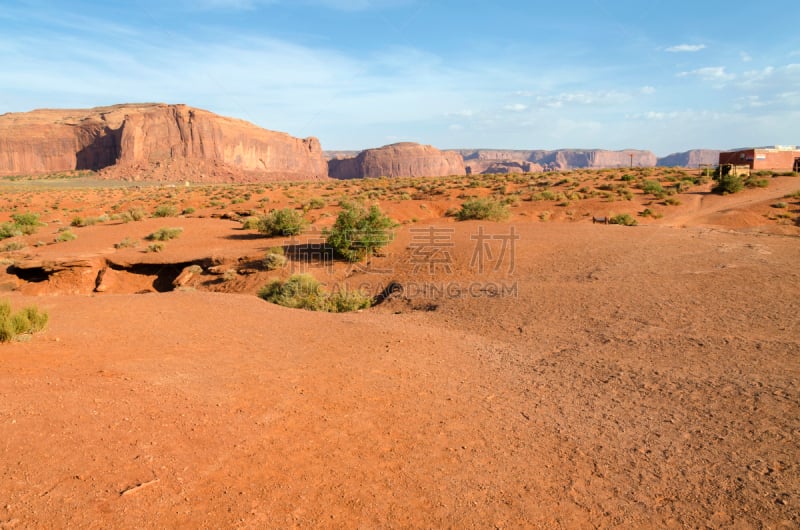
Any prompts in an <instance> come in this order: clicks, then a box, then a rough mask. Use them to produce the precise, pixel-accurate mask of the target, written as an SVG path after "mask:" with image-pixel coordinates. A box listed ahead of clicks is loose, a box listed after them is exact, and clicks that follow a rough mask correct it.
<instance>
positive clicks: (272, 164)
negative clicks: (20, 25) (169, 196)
mask: <svg viewBox="0 0 800 530" xmlns="http://www.w3.org/2000/svg"><path fill="white" fill-rule="evenodd" d="M84 169H88V170H95V171H101V174H102V175H103V176H105V177H106V178H116V179H129V180H167V181H183V180H189V181H205V182H229V181H238V182H247V181H257V180H277V179H281V180H289V179H291V180H307V179H319V178H326V177H327V175H328V171H327V163H326V161H325V159H324V157H323V155H322V149H321V147H320V144H319V141H318V140H317V139H316V138H306V139H299V138H294V137H292V136H290V135H288V134H285V133H280V132H274V131H268V130H266V129H262V128H260V127H257V126H256V125H253V124H252V123H248V122H246V121H242V120H236V119H232V118H226V117H223V116H219V115H216V114H214V113H212V112H208V111H206V110H202V109H196V108H192V107H189V106H186V105H166V104H156V103H145V104H125V105H115V106H111V107H97V108H93V109H81V110H35V111H32V112H25V113H10V114H4V115H2V116H0V175H19V174H37V173H39V174H41V173H52V172H58V171H70V170H84Z"/></svg>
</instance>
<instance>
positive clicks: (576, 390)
mask: <svg viewBox="0 0 800 530" xmlns="http://www.w3.org/2000/svg"><path fill="white" fill-rule="evenodd" d="M647 181H657V182H659V183H660V184H661V185H662V187H663V189H671V188H672V189H674V193H672V194H668V195H667V194H663V193H662V194H660V196H656V195H654V194H653V193H649V192H646V191H645V186H644V183H645V182H647ZM764 181H765V182H766V187H754V188H748V189H745V190H744V191H742V192H739V193H736V194H732V195H719V194H714V193H711V191H710V189H711V186H712V183H711V182H710V181H709V180H708V179H707V178H704V175H703V171H702V170H684V169H678V168H632V169H615V170H583V171H582V170H578V171H571V172H562V173H558V172H554V173H538V174H523V175H493V176H485V175H468V176H458V177H439V178H416V179H365V180H351V181H335V180H326V179H323V180H319V181H312V182H297V183H291V182H285V183H255V184H247V185H225V184H206V185H194V184H192V185H183V184H180V183H179V184H174V183H173V184H168V185H165V184H148V183H130V182H119V181H113V182H112V181H100V180H95V179H94V177H93V176H92V175H87V174H68V175H60V176H58V178H56V177H54V176H51V177H38V178H22V179H9V178H5V179H3V180H2V181H0V222H2V221H7V220H8V219H10V218H11V215H12V214H14V213H21V212H33V213H36V214H37V215H38V216H39V221H40V222H41V225H40V226H39V227H38V228H37V229H36V231H35V233H33V234H30V235H25V236H19V237H15V238H10V239H6V240H4V241H2V242H0V245H2V246H1V247H0V249H2V250H3V252H2V254H1V256H2V260H3V266H2V267H1V268H0V289H2V291H3V292H2V298H3V299H7V300H8V301H10V303H11V305H12V306H13V307H14V308H21V307H24V306H27V305H35V306H37V307H39V308H40V309H42V310H46V311H47V312H48V314H49V318H50V320H49V323H48V326H47V327H46V329H45V330H44V331H42V332H39V333H35V334H33V335H29V336H25V337H22V338H21V340H16V341H12V342H9V343H4V344H0V528H66V527H70V528H119V527H136V528H309V527H316V528H384V527H390V528H687V527H688V528H742V529H744V528H787V529H788V528H797V527H798V526H799V525H800V458H799V457H800V393H799V390H798V382H799V381H800V363H798V358H799V357H800V318H799V317H798V315H800V271H799V270H798V263H800V239H798V237H799V236H800V226H798V221H797V219H798V217H799V216H800V193H798V192H799V191H800V179H798V178H797V177H792V176H767V177H766V178H765V179H764ZM681 182H683V184H682V185H680V183H681ZM545 192H546V193H545ZM488 196H492V197H496V198H497V199H498V200H502V201H504V202H505V203H506V205H507V206H508V208H509V212H510V217H509V218H508V219H507V220H504V221H500V222H493V221H485V220H469V221H458V220H456V219H455V218H453V216H452V212H453V210H454V209H456V210H457V209H458V208H459V206H460V205H461V204H462V203H463V202H464V201H465V200H468V198H470V197H488ZM343 200H361V201H363V202H365V203H366V204H377V205H379V206H380V208H381V209H382V210H383V211H384V212H385V213H386V214H387V215H388V216H389V217H391V218H392V219H394V220H395V221H396V222H397V223H398V224H397V227H396V228H395V238H394V240H393V241H392V242H391V244H389V245H388V246H387V247H385V248H384V249H382V250H381V251H380V253H379V254H378V255H376V256H374V257H372V258H370V259H369V260H365V261H363V262H357V263H349V262H346V261H343V260H340V259H336V258H334V257H331V256H330V255H329V254H327V253H326V252H325V251H324V245H321V242H322V241H323V240H324V236H323V230H324V229H325V228H326V227H330V226H331V225H332V223H333V222H334V220H335V218H336V215H337V212H338V210H339V204H340V202H341V201H343ZM273 208H293V209H296V210H297V211H299V212H302V213H303V215H304V217H305V218H306V219H307V221H308V222H309V226H308V228H307V229H306V230H305V232H303V233H302V234H301V235H299V236H294V237H291V238H283V237H279V238H268V237H265V236H263V235H261V234H259V233H258V232H257V231H254V230H247V229H244V228H243V223H242V220H244V219H246V218H247V217H249V216H252V215H256V216H257V215H261V214H264V213H266V212H268V211H269V210H270V209H273ZM130 212H138V213H139V214H140V215H134V216H131V215H130ZM157 212H160V213H159V214H158V215H161V214H164V216H155V214H156V213H157ZM126 213H127V214H128V215H125V214H126ZM619 214H629V215H630V218H632V219H634V220H636V221H637V225H636V226H622V225H608V224H605V223H593V222H592V219H593V218H599V217H603V218H609V217H612V216H615V215H619ZM132 217H136V218H139V220H134V219H133V218H132ZM71 225H74V226H71ZM162 227H176V228H181V229H182V232H181V233H180V236H179V237H177V238H176V239H173V240H171V241H169V242H167V243H166V244H165V245H164V246H163V248H162V249H160V250H161V251H160V252H154V251H148V246H149V245H150V243H149V242H148V241H146V239H145V237H146V236H147V235H148V234H150V233H153V232H154V231H156V230H158V229H159V228H162ZM65 232H69V233H71V234H72V235H73V236H76V237H75V238H72V237H63V234H64V233H65ZM123 242H125V243H124V244H123ZM12 243H13V244H12ZM274 247H283V248H284V249H286V251H287V255H288V257H289V262H288V264H287V265H286V267H284V268H282V269H278V270H272V271H268V270H265V268H264V267H263V266H262V261H263V258H264V254H265V252H267V250H268V249H270V248H274ZM295 272H303V273H309V274H312V275H313V276H315V277H316V278H317V279H318V280H320V281H322V282H323V283H324V284H325V285H326V286H327V287H328V288H329V289H332V290H333V289H342V288H349V289H362V290H364V291H365V292H369V293H371V294H373V295H379V294H381V293H382V291H384V290H385V288H386V287H387V286H389V285H392V282H394V285H399V286H402V290H400V289H396V290H394V291H393V292H390V293H386V292H384V293H383V294H386V295H388V296H385V297H384V296H380V297H379V298H380V302H381V303H378V304H376V305H374V306H373V307H371V308H369V309H364V310H361V311H357V312H349V313H323V312H311V311H304V310H298V309H288V308H285V307H280V306H277V305H274V304H270V303H268V302H266V301H264V300H262V299H260V298H259V297H257V296H256V293H257V291H258V290H259V289H260V288H261V287H262V286H263V285H265V284H266V283H268V282H269V281H270V280H272V279H275V278H284V279H285V278H287V277H288V276H289V275H290V274H292V273H295Z"/></svg>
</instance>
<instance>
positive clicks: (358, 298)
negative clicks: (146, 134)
mask: <svg viewBox="0 0 800 530" xmlns="http://www.w3.org/2000/svg"><path fill="white" fill-rule="evenodd" d="M371 305H372V298H371V297H370V296H368V295H366V294H365V293H363V292H361V291H348V290H342V291H336V292H335V293H333V294H331V295H330V296H329V297H328V307H327V309H326V311H328V312H330V313H349V312H350V311H358V310H359V309H367V308H368V307H370V306H371Z"/></svg>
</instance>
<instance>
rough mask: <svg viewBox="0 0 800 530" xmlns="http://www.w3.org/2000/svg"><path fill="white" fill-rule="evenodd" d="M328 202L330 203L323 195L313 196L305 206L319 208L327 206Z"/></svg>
mask: <svg viewBox="0 0 800 530" xmlns="http://www.w3.org/2000/svg"><path fill="white" fill-rule="evenodd" d="M326 204H328V203H327V202H326V201H325V199H323V198H322V197H312V198H311V199H309V201H308V203H307V204H306V205H305V208H307V209H309V210H319V209H321V208H325V205H326Z"/></svg>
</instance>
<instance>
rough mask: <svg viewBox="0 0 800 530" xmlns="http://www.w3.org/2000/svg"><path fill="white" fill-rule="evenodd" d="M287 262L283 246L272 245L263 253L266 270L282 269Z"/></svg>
mask: <svg viewBox="0 0 800 530" xmlns="http://www.w3.org/2000/svg"><path fill="white" fill-rule="evenodd" d="M288 262H289V260H288V258H287V257H286V253H285V252H284V250H283V247H272V248H270V249H268V250H267V253H266V254H265V255H264V268H265V269H267V270H268V271H272V270H275V269H282V268H283V267H285V266H286V264H287V263H288Z"/></svg>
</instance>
